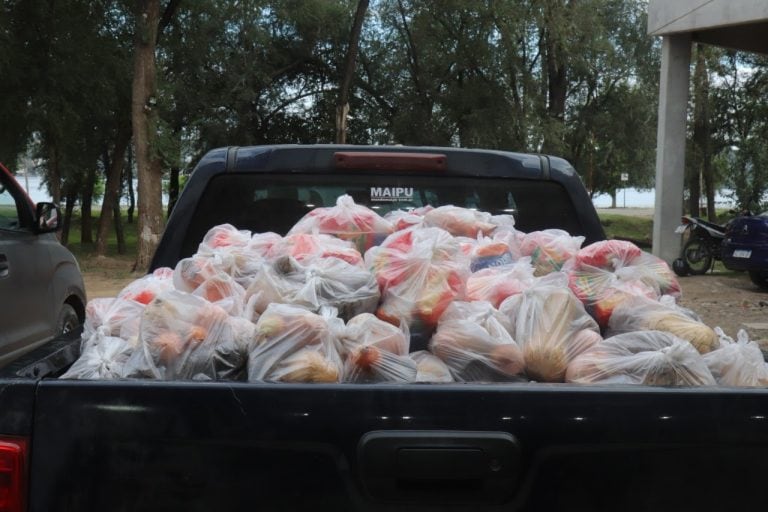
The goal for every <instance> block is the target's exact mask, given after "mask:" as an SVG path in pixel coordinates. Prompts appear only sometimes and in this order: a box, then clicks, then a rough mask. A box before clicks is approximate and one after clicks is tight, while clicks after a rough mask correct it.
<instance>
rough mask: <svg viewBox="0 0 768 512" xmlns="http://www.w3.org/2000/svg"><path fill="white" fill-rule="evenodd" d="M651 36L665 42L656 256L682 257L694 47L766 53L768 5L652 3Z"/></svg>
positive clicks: (751, 0)
mask: <svg viewBox="0 0 768 512" xmlns="http://www.w3.org/2000/svg"><path fill="white" fill-rule="evenodd" d="M648 33H649V34H650V35H652V36H661V37H662V54H661V87H660V91H659V128H658V135H657V148H656V204H655V212H654V218H653V253H654V254H656V255H657V256H660V257H661V258H663V259H664V260H666V261H668V262H672V260H674V259H675V258H677V257H678V256H679V253H680V235H677V234H675V232H674V230H675V227H677V225H678V224H679V223H680V216H681V215H682V212H683V182H684V176H685V138H686V137H685V135H686V111H687V106H688V84H689V80H690V65H691V44H692V43H694V42H699V43H706V44H712V45H715V46H722V47H726V48H733V49H736V50H746V51H752V52H758V53H766V54H768V36H767V34H768V0H650V2H649V5H648Z"/></svg>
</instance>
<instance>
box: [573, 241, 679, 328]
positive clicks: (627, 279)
mask: <svg viewBox="0 0 768 512" xmlns="http://www.w3.org/2000/svg"><path fill="white" fill-rule="evenodd" d="M569 267H570V268H569V269H568V271H569V273H570V274H571V283H570V286H571V289H572V290H573V292H574V293H575V294H576V295H577V296H578V297H579V298H580V299H581V300H582V302H584V305H585V306H587V309H588V311H589V312H590V313H591V314H592V315H593V316H594V317H595V319H596V320H597V321H598V323H599V324H600V325H601V326H602V327H605V326H606V325H607V323H608V320H609V319H610V316H611V313H612V312H613V309H615V307H616V306H617V305H618V304H619V303H621V302H622V301H624V300H625V299H626V298H628V297H631V296H639V297H648V298H650V299H659V298H661V297H662V296H663V295H670V296H674V297H680V285H679V283H678V281H677V279H676V278H675V276H674V274H673V272H672V271H671V270H670V268H669V266H668V265H667V264H666V262H664V261H663V260H661V259H659V258H657V257H656V256H653V255H652V254H648V253H646V252H643V251H642V250H640V248H639V247H637V246H636V245H634V244H632V243H631V242H624V241H620V240H606V241H602V242H596V243H594V244H591V245H589V246H587V247H585V248H583V249H581V251H579V253H578V254H577V256H576V258H575V260H573V264H572V265H570V266H569Z"/></svg>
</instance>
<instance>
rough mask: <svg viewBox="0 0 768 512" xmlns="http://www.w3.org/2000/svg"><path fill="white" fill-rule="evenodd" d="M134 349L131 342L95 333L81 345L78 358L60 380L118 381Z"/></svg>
mask: <svg viewBox="0 0 768 512" xmlns="http://www.w3.org/2000/svg"><path fill="white" fill-rule="evenodd" d="M134 349H135V346H134V345H133V344H132V343H131V342H129V341H126V340H124V339H122V338H119V337H116V336H108V335H105V334H104V333H102V332H99V333H96V334H94V335H93V336H91V337H90V338H89V339H88V341H87V342H86V343H84V344H83V348H82V351H81V354H80V357H79V358H78V359H77V360H76V361H75V362H74V363H73V364H72V366H70V367H69V369H68V370H67V371H66V372H65V373H64V374H63V375H62V376H61V377H60V378H61V379H120V378H122V377H123V376H124V374H125V368H124V367H125V364H126V362H127V361H128V359H129V358H130V356H131V354H132V353H133V351H134Z"/></svg>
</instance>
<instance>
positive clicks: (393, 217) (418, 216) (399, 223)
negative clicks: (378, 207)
mask: <svg viewBox="0 0 768 512" xmlns="http://www.w3.org/2000/svg"><path fill="white" fill-rule="evenodd" d="M432 210H434V208H432V207H431V206H429V205H427V206H422V207H421V208H413V209H411V210H391V211H389V212H387V213H386V214H385V215H384V219H386V220H387V221H388V222H389V223H390V224H392V227H393V228H394V230H395V231H402V230H404V229H410V228H413V227H421V225H422V223H423V222H424V215H426V214H427V213H428V212H430V211H432Z"/></svg>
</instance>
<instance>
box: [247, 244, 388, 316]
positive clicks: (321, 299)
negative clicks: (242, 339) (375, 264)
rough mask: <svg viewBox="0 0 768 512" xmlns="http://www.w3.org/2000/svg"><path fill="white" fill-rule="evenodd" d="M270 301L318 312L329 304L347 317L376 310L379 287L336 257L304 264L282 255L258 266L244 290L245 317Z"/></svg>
mask: <svg viewBox="0 0 768 512" xmlns="http://www.w3.org/2000/svg"><path fill="white" fill-rule="evenodd" d="M271 303H281V304H294V305H299V306H304V307H306V308H307V309H309V310H311V311H314V312H318V311H320V309H321V308H322V307H326V306H327V307H333V308H336V309H337V311H338V316H339V317H340V318H342V319H344V320H348V319H350V318H352V317H353V316H355V315H358V314H360V313H366V312H368V313H372V312H375V311H376V307H377V306H378V303H379V287H378V284H377V283H376V278H375V277H374V276H373V274H372V273H371V272H370V271H369V270H367V269H364V268H360V267H357V266H355V265H350V264H349V263H347V262H346V261H344V260H340V259H337V258H320V259H315V260H312V261H310V262H308V263H306V264H302V263H299V262H298V261H297V260H296V259H295V258H292V257H290V256H285V257H282V258H279V259H278V260H276V261H275V262H274V263H272V264H271V265H266V266H264V267H263V268H261V269H260V271H259V272H258V273H257V275H256V276H255V277H254V280H253V282H252V283H251V286H250V287H249V288H248V290H247V291H246V304H247V307H246V310H248V311H250V312H252V313H251V314H250V315H248V314H246V315H245V316H246V317H247V318H252V319H256V318H258V315H259V314H261V313H262V312H263V311H264V310H265V309H266V308H267V306H269V304H271Z"/></svg>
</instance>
